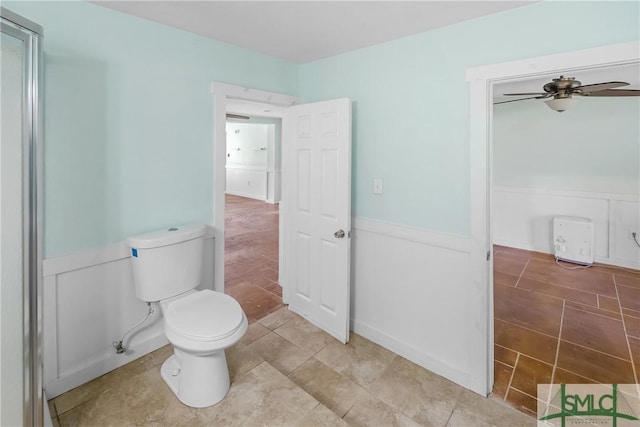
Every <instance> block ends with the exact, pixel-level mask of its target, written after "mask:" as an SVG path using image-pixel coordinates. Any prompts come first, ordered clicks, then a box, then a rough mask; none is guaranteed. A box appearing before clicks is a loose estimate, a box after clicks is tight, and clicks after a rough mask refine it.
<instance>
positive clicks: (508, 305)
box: [493, 246, 640, 416]
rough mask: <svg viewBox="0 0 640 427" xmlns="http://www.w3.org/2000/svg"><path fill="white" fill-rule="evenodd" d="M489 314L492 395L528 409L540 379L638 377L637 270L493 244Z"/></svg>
mask: <svg viewBox="0 0 640 427" xmlns="http://www.w3.org/2000/svg"><path fill="white" fill-rule="evenodd" d="M567 266H569V267H571V266H572V265H571V264H567ZM494 316H495V319H494V321H495V330H494V332H495V357H494V366H495V382H494V390H493V396H494V397H495V398H497V399H501V400H504V401H505V402H507V403H509V404H510V405H512V406H514V407H515V408H517V409H519V410H521V411H523V412H525V413H528V414H530V415H533V416H535V415H536V399H535V396H536V387H537V384H545V383H553V384H560V383H565V384H572V383H602V384H611V383H619V384H627V383H628V384H636V383H638V382H639V380H640V377H639V375H640V271H636V270H627V269H620V268H616V267H612V266H605V265H595V266H593V267H591V268H586V269H573V270H569V269H564V268H562V267H560V266H558V265H557V264H556V263H555V260H554V258H553V256H552V255H548V254H542V253H538V252H529V251H523V250H520V249H513V248H507V247H503V246H494Z"/></svg>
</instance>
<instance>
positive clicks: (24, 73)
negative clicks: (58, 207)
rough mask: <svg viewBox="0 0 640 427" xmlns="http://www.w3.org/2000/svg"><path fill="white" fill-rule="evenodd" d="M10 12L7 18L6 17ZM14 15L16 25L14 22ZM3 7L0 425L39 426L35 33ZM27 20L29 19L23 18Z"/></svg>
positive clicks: (37, 44)
mask: <svg viewBox="0 0 640 427" xmlns="http://www.w3.org/2000/svg"><path fill="white" fill-rule="evenodd" d="M7 17H8V18H10V19H11V20H9V19H6V18H7ZM16 21H18V23H16ZM20 22H21V19H20V17H18V16H17V15H15V14H13V13H11V12H9V11H7V10H6V9H4V8H3V9H2V33H1V37H2V38H1V40H0V49H1V55H0V58H1V70H2V73H0V80H1V87H0V93H1V94H2V96H1V97H0V107H1V110H0V285H1V286H0V337H1V340H0V425H2V426H14V425H15V426H29V425H37V424H42V421H43V419H42V415H41V414H42V391H41V390H42V386H41V384H40V382H41V379H40V378H41V373H40V372H41V368H40V366H41V362H40V360H39V359H40V355H39V351H40V345H39V333H40V327H39V312H38V310H39V304H38V295H39V292H38V286H39V283H40V281H39V276H40V271H41V270H40V265H41V264H40V256H39V247H40V245H39V244H38V231H39V226H38V224H39V217H38V215H37V204H38V203H37V202H38V199H39V197H38V186H37V184H38V178H39V175H40V173H39V172H38V169H39V167H38V164H39V161H40V159H39V156H38V151H39V148H38V147H39V143H38V141H37V138H38V136H39V110H38V104H39V102H38V101H39V99H38V98H39V96H38V89H39V87H38V76H39V69H38V62H39V61H38V60H39V41H40V36H39V35H38V33H35V32H33V31H32V30H30V29H29V28H25V27H23V26H21V25H20V24H19V23H20ZM22 22H26V23H28V24H33V23H30V22H28V21H22Z"/></svg>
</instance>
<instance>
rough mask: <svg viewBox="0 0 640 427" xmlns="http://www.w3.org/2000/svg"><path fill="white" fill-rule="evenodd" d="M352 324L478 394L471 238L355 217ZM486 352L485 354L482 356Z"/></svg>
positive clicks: (479, 350) (479, 375) (481, 386)
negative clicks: (470, 255) (471, 274)
mask: <svg viewBox="0 0 640 427" xmlns="http://www.w3.org/2000/svg"><path fill="white" fill-rule="evenodd" d="M353 228H354V233H353V242H352V251H353V255H352V281H351V321H352V330H353V331H354V332H356V333H358V334H360V335H362V336H364V337H366V338H367V339H369V340H371V341H373V342H376V343H378V344H380V345H382V346H383V347H386V348H388V349H390V350H392V351H394V352H395V353H397V354H399V355H401V356H403V357H405V358H407V359H409V360H411V361H413V362H415V363H417V364H419V365H421V366H423V367H425V368H426V369H429V370H430V371H432V372H435V373H437V374H439V375H442V376H444V377H446V378H448V379H450V380H452V381H455V382H456V383H458V384H460V385H462V386H464V387H466V388H469V389H471V390H474V391H476V392H479V393H483V389H484V387H485V385H484V384H482V383H481V382H479V381H478V380H477V378H482V377H484V376H485V375H486V373H485V372H483V373H478V372H474V371H476V370H477V369H478V368H477V365H474V363H473V360H474V359H478V358H480V357H481V354H483V353H485V352H486V351H487V346H482V347H481V348H478V346H475V345H474V340H473V339H470V338H471V337H472V336H473V334H475V330H476V323H477V322H485V323H486V322H487V319H472V318H471V317H472V316H471V314H470V313H471V310H470V307H471V306H472V305H473V304H476V305H477V304H486V301H480V300H474V299H473V295H475V293H474V292H473V291H472V290H471V289H470V288H471V286H472V282H471V278H470V264H469V262H470V260H469V253H470V240H469V238H467V237H460V236H454V235H449V234H443V233H437V232H431V231H427V230H423V229H418V228H413V227H407V226H402V225H396V224H390V223H386V222H381V221H377V220H371V219H365V218H354V222H353ZM482 357H486V355H484V356H482Z"/></svg>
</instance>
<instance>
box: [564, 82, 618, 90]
mask: <svg viewBox="0 0 640 427" xmlns="http://www.w3.org/2000/svg"><path fill="white" fill-rule="evenodd" d="M628 85H629V83H627V82H604V83H595V84H592V85H584V86H578V87H576V88H574V90H580V91H581V92H582V93H593V92H600V91H603V90H607V89H613V88H615V87H620V86H628Z"/></svg>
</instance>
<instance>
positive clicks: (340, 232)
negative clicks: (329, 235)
mask: <svg viewBox="0 0 640 427" xmlns="http://www.w3.org/2000/svg"><path fill="white" fill-rule="evenodd" d="M344 236H345V234H344V230H338V231H336V232H335V233H333V237H335V238H336V239H342V238H343V237H344Z"/></svg>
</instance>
